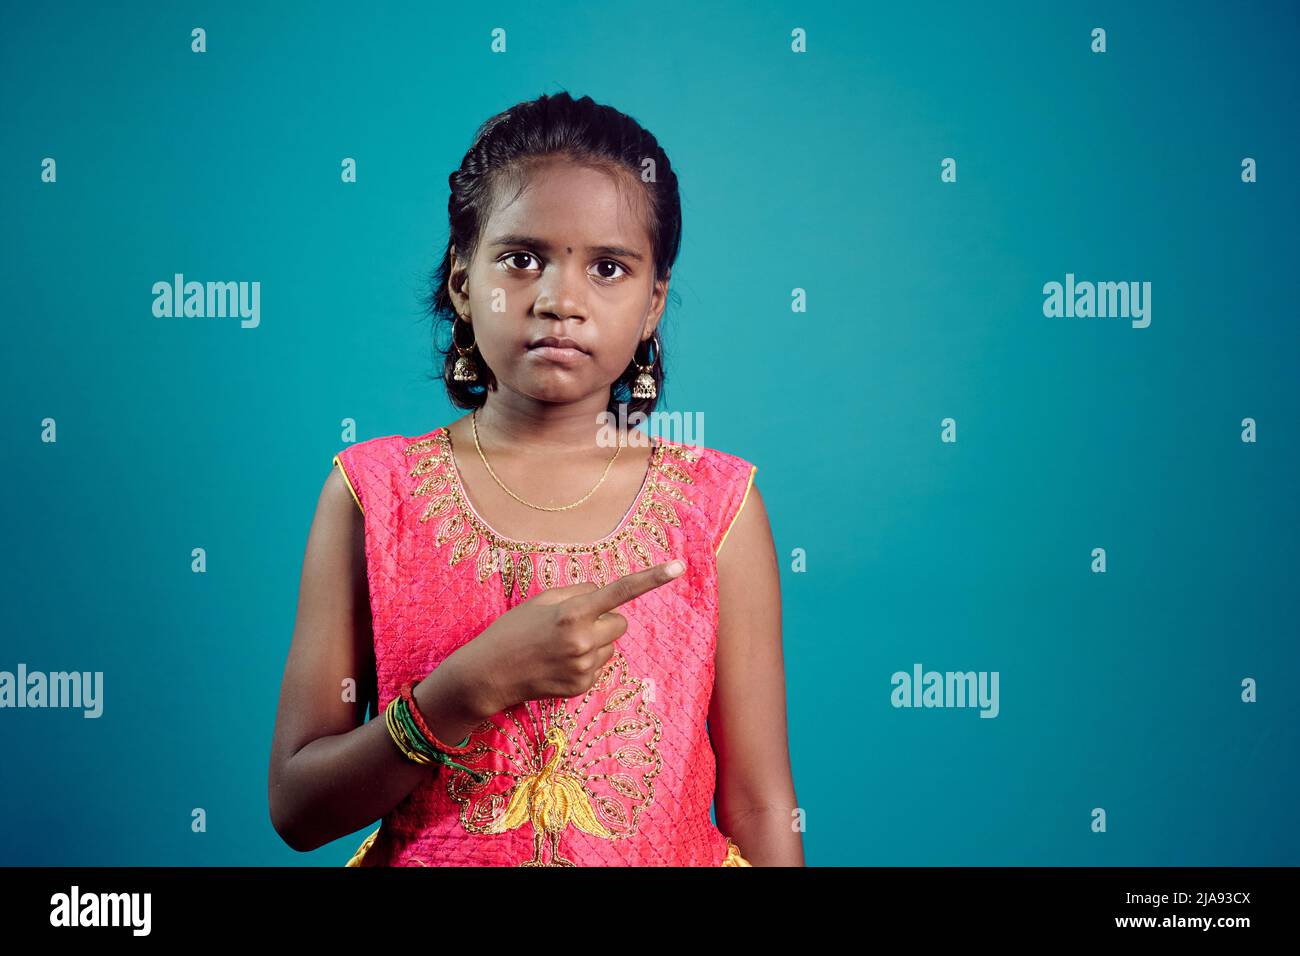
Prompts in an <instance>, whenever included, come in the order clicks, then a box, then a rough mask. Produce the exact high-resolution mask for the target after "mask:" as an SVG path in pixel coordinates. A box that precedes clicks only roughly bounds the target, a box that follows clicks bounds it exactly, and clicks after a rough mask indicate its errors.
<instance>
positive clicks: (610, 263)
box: [596, 259, 627, 279]
mask: <svg viewBox="0 0 1300 956" xmlns="http://www.w3.org/2000/svg"><path fill="white" fill-rule="evenodd" d="M601 266H606V267H608V266H613V267H614V268H615V269H618V270H621V271H623V272H626V271H627V270H626V269H624V268H623V267H622V266H621V265H619V264H618V263H617V262H615V261H614V260H613V259H601V260H600V261H599V262H597V263H596V268H597V269H599V268H600V267H601ZM601 278H602V279H617V278H619V276H617V275H601Z"/></svg>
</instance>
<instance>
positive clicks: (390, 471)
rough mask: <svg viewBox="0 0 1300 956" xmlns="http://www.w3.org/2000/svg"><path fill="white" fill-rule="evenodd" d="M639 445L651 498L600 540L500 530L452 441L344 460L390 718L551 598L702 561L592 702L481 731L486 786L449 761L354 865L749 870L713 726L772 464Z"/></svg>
mask: <svg viewBox="0 0 1300 956" xmlns="http://www.w3.org/2000/svg"><path fill="white" fill-rule="evenodd" d="M638 434H640V435H641V436H642V437H643V438H644V439H645V440H646V441H647V442H649V443H650V444H651V445H652V446H653V447H652V451H651V455H650V461H649V467H648V468H647V471H646V477H645V479H644V480H643V483H642V486H641V489H640V492H639V493H638V495H637V497H636V499H635V501H634V502H633V504H632V506H631V507H630V508H629V509H628V511H627V513H626V514H625V515H624V517H623V520H622V521H621V522H620V523H619V525H618V527H617V529H616V530H615V531H613V532H612V533H611V534H609V535H607V536H606V537H604V538H602V539H601V540H599V541H596V542H592V543H589V544H558V543H553V542H538V541H529V542H524V541H517V540H514V539H511V538H505V537H502V536H501V535H499V534H498V533H497V532H496V531H495V530H494V529H492V528H491V527H489V526H488V524H487V523H486V522H485V521H484V520H483V519H482V517H480V516H479V514H478V513H477V512H476V511H475V509H474V506H473V504H472V503H471V502H470V500H469V497H468V495H467V494H466V491H465V488H464V486H463V484H462V482H461V479H460V475H459V471H458V469H457V467H456V463H455V459H454V458H453V457H452V442H451V436H450V434H449V432H448V429H447V428H446V427H445V426H444V427H440V428H437V429H434V430H433V431H432V432H429V433H428V434H426V435H420V436H417V437H414V438H409V437H404V436H401V435H391V436H387V437H382V438H373V439H370V440H368V441H363V442H359V443H357V444H354V445H350V446H348V447H347V448H345V449H344V450H342V451H340V452H339V453H338V454H337V455H336V456H335V457H334V464H335V465H336V466H337V467H339V468H340V469H341V470H342V472H343V475H344V477H345V478H346V480H347V483H348V487H349V488H350V489H351V491H352V496H353V498H354V499H355V500H356V503H357V506H358V507H359V508H360V509H361V511H362V514H363V515H364V524H365V551H366V565H367V576H368V579H369V592H370V606H371V620H372V623H373V630H374V649H375V667H376V671H377V675H378V682H379V713H381V714H382V713H383V709H384V708H385V707H387V706H388V703H389V702H390V701H391V700H392V699H393V698H394V697H395V696H396V695H397V694H398V693H399V692H400V688H401V686H402V684H403V683H404V682H406V681H408V680H412V681H415V682H417V683H418V682H419V681H420V680H422V679H423V678H424V677H425V676H426V675H427V674H429V672H431V671H432V670H433V669H434V668H436V667H438V665H439V664H441V663H442V662H443V661H444V660H445V659H446V658H447V657H448V656H449V655H450V654H451V653H452V652H454V651H455V650H456V649H457V648H459V647H461V646H463V645H464V644H466V643H467V642H469V641H471V640H473V639H474V638H475V637H476V636H478V635H479V634H480V633H482V631H483V630H484V629H485V628H487V626H488V625H489V624H491V623H492V622H493V621H494V620H496V618H497V617H499V616H500V615H501V614H502V613H504V612H505V611H507V610H509V609H510V608H512V607H515V606H516V605H518V604H519V603H521V602H522V601H524V600H527V599H528V598H529V597H532V596H534V595H536V594H538V593H540V592H541V591H542V590H545V589H547V588H552V587H563V586H565V585H569V584H573V583H577V582H580V581H591V582H593V583H595V584H597V585H604V584H605V583H607V582H608V581H611V580H614V579H616V578H619V577H622V576H623V575H625V574H628V573H631V572H633V571H636V570H640V569H641V568H645V567H650V566H652V565H655V564H659V563H661V562H663V561H667V560H670V559H671V558H673V557H684V558H685V559H686V572H685V573H684V574H683V575H682V576H681V577H679V578H676V579H674V580H673V581H671V582H669V583H668V584H665V585H663V586H661V587H658V588H655V589H654V590H652V591H650V592H648V593H646V594H642V595H640V596H638V597H637V598H635V599H633V600H632V601H629V602H627V603H626V604H623V605H621V606H620V607H619V608H618V612H619V613H620V614H622V615H624V616H625V617H626V618H627V620H628V628H627V631H626V632H625V633H624V634H623V636H622V637H620V638H619V639H618V640H617V641H616V642H615V645H614V646H615V652H614V654H613V656H612V657H611V658H610V659H609V661H608V662H607V663H606V665H605V667H604V668H602V670H601V671H600V673H599V674H598V675H597V677H596V680H595V682H594V684H593V686H592V687H591V689H590V690H588V691H587V692H586V693H585V694H583V695H582V696H580V697H573V698H568V699H564V698H551V699H546V700H532V701H526V702H522V703H520V704H516V705H515V706H513V707H509V708H507V709H506V710H504V711H501V712H499V713H497V714H495V715H493V716H492V717H491V718H489V719H487V720H484V721H483V722H481V723H480V724H479V725H477V726H476V727H475V728H473V730H471V732H470V743H469V744H468V747H469V750H468V752H467V753H466V754H464V755H463V756H459V757H458V758H457V762H458V763H462V764H464V765H465V766H466V767H468V768H471V769H473V770H475V771H476V775H471V774H468V773H466V772H465V771H463V770H458V769H456V768H449V767H445V766H442V765H434V768H433V769H431V771H430V775H429V778H428V779H427V780H426V781H424V782H423V783H421V784H419V785H418V786H417V787H416V788H415V789H414V790H413V791H412V792H411V793H410V794H409V795H408V796H407V797H406V798H405V799H404V800H403V801H402V802H401V803H400V804H398V805H397V806H396V807H394V808H393V809H392V810H391V811H389V812H388V813H387V814H385V815H384V817H383V819H382V821H381V823H380V826H379V828H378V829H377V830H375V831H374V832H372V833H371V834H370V835H369V836H368V837H367V838H366V839H365V841H364V842H363V843H362V845H361V846H360V848H359V849H358V850H357V852H356V853H355V854H354V855H353V857H352V859H351V860H350V861H349V862H348V864H347V865H348V866H564V865H580V866H719V865H721V866H750V863H749V862H748V861H746V860H745V859H744V857H743V856H741V853H740V849H739V848H738V847H737V846H736V845H735V843H733V842H732V841H731V839H730V838H729V837H728V836H726V835H724V834H723V833H722V832H721V831H720V830H719V829H718V828H717V827H716V826H715V825H714V824H713V822H712V821H711V820H710V816H709V810H710V807H711V806H712V803H713V795H714V784H715V761H714V753H713V748H712V746H711V744H710V741H709V736H708V731H707V728H706V725H705V722H706V719H707V716H708V708H709V701H710V698H711V695H712V690H713V680H714V663H715V658H714V652H715V648H716V643H717V626H718V581H717V565H716V561H715V558H716V555H717V553H718V551H719V549H720V548H721V546H722V543H723V541H724V540H725V539H726V537H727V534H728V533H729V532H730V530H731V526H732V523H733V522H734V521H735V519H736V517H737V515H738V514H739V513H740V510H741V508H742V506H743V505H744V503H745V501H746V499H747V498H748V495H749V490H750V488H751V487H752V485H753V480H754V474H755V472H756V471H757V468H756V466H754V465H752V464H751V463H750V462H748V461H746V460H744V459H743V458H738V457H736V456H734V455H729V454H727V453H725V452H721V451H716V450H714V449H710V448H701V447H699V446H689V445H684V444H682V443H679V442H674V441H670V440H668V439H665V438H662V437H659V436H654V437H652V436H649V435H645V433H638ZM457 452H458V453H459V452H460V449H457ZM475 776H477V777H478V778H479V779H475Z"/></svg>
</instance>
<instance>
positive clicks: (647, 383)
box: [632, 335, 659, 398]
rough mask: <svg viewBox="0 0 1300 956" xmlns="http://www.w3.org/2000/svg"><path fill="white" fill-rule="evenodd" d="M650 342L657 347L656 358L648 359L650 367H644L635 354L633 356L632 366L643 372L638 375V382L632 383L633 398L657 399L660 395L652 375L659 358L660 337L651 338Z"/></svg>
mask: <svg viewBox="0 0 1300 956" xmlns="http://www.w3.org/2000/svg"><path fill="white" fill-rule="evenodd" d="M650 341H651V344H653V345H654V346H655V354H654V358H648V359H647V360H648V361H649V363H650V364H649V365H642V364H641V363H640V362H638V361H637V360H636V355H635V354H633V356H632V364H633V365H635V366H636V367H637V368H639V369H640V370H641V374H640V375H638V376H637V377H636V381H634V382H633V383H632V397H633V398H656V397H658V395H659V389H658V388H657V387H656V386H655V380H654V376H653V375H651V374H650V370H651V369H653V368H654V367H655V359H656V358H658V357H659V345H658V342H659V339H658V336H657V335H656V336H653V337H651V339H650ZM647 350H648V349H647Z"/></svg>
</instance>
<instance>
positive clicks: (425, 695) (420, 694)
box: [414, 648, 501, 740]
mask: <svg viewBox="0 0 1300 956" xmlns="http://www.w3.org/2000/svg"><path fill="white" fill-rule="evenodd" d="M462 650H464V648H461V650H458V651H456V652H455V653H453V654H452V655H451V656H450V657H448V658H447V659H446V660H444V661H443V662H442V663H441V664H439V665H438V666H437V667H436V668H434V669H433V670H432V671H430V672H429V675H428V676H427V677H425V679H424V680H422V681H420V683H418V684H416V685H415V688H414V693H415V696H416V700H417V701H419V702H420V709H421V710H422V711H424V712H425V713H426V714H427V713H428V711H426V710H425V706H426V705H425V702H426V701H427V702H428V707H429V708H430V709H433V710H442V711H443V712H444V713H445V714H446V715H447V717H448V718H450V719H452V720H457V721H461V722H464V723H466V724H470V725H473V724H478V723H482V722H483V721H484V720H486V719H487V718H489V717H491V716H492V715H493V714H495V713H497V712H498V711H500V710H501V707H500V706H498V705H497V703H496V699H495V697H494V696H493V694H492V687H491V685H490V682H488V681H484V680H481V679H479V678H478V677H477V676H476V675H475V671H474V668H473V667H472V666H469V665H470V662H469V661H468V660H467V658H466V655H465V654H463V653H461V651H462ZM463 736H464V734H463V733H462V734H459V735H457V737H456V738H455V739H457V740H459V739H460V738H461V737H463Z"/></svg>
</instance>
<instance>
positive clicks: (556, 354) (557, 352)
mask: <svg viewBox="0 0 1300 956" xmlns="http://www.w3.org/2000/svg"><path fill="white" fill-rule="evenodd" d="M528 354H529V355H531V356H533V357H534V358H537V359H540V360H542V361H546V362H556V363H558V364H560V365H576V364H577V363H578V362H580V361H582V360H583V359H585V358H587V353H586V352H584V351H582V350H581V349H571V348H559V347H557V346H554V345H539V346H537V347H536V348H531V349H529V350H528Z"/></svg>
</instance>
